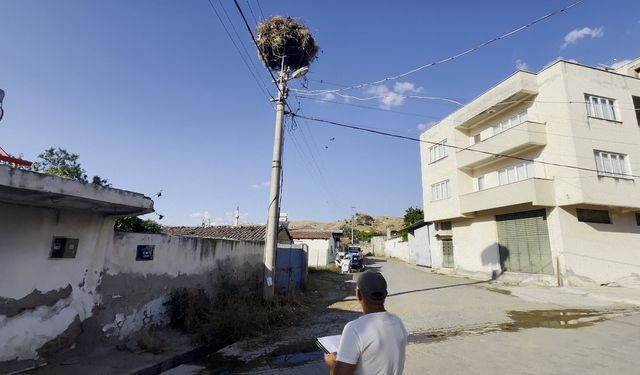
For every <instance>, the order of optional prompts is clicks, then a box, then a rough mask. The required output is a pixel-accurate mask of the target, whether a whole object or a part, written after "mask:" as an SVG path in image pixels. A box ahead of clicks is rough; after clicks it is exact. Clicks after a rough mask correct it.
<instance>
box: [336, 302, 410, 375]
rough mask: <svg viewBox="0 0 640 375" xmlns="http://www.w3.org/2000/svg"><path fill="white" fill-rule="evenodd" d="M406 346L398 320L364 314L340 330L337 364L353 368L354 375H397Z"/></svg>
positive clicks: (401, 368)
mask: <svg viewBox="0 0 640 375" xmlns="http://www.w3.org/2000/svg"><path fill="white" fill-rule="evenodd" d="M406 346H407V330H406V329H405V328H404V324H402V321H401V320H400V318H398V316H396V315H395V314H392V313H390V312H379V313H371V314H366V315H363V316H361V317H359V318H358V319H356V320H353V321H350V322H349V323H347V325H345V326H344V330H342V337H341V338H340V348H339V349H338V361H340V362H344V363H349V364H352V365H356V371H355V373H356V374H363V375H376V374H380V375H391V374H393V375H400V374H402V371H403V369H404V358H405V348H406Z"/></svg>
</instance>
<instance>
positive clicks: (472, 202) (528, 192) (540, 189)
mask: <svg viewBox="0 0 640 375" xmlns="http://www.w3.org/2000/svg"><path fill="white" fill-rule="evenodd" d="M526 203H531V205H533V206H555V194H554V188H553V180H547V179H543V178H530V179H528V180H523V181H518V182H514V183H512V184H507V185H500V186H496V187H493V188H489V189H486V190H482V191H477V192H474V193H469V194H464V195H461V196H460V211H461V212H462V213H463V214H469V213H472V212H476V211H483V210H489V209H493V208H499V207H508V206H514V205H517V204H526Z"/></svg>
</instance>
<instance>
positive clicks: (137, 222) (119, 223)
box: [113, 216, 162, 233]
mask: <svg viewBox="0 0 640 375" xmlns="http://www.w3.org/2000/svg"><path fill="white" fill-rule="evenodd" d="M113 229H114V230H116V231H118V232H138V233H160V232H161V231H162V226H161V225H160V224H158V223H156V222H155V221H153V220H142V219H140V218H139V217H137V216H125V217H119V218H117V219H116V222H115V224H114V225H113Z"/></svg>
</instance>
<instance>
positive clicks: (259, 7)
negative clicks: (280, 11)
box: [256, 0, 267, 20]
mask: <svg viewBox="0 0 640 375" xmlns="http://www.w3.org/2000/svg"><path fill="white" fill-rule="evenodd" d="M256 4H258V9H260V14H261V15H262V19H263V20H264V19H266V18H267V17H265V16H264V12H263V11H262V7H261V6H260V0H256Z"/></svg>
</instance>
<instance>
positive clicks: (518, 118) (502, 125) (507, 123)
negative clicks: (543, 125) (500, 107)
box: [493, 111, 527, 135]
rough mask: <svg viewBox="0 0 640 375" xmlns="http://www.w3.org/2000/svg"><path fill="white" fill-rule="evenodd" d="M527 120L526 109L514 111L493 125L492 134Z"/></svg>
mask: <svg viewBox="0 0 640 375" xmlns="http://www.w3.org/2000/svg"><path fill="white" fill-rule="evenodd" d="M525 121H527V111H524V112H520V113H516V114H515V115H513V116H511V117H509V118H508V119H506V120H503V121H500V122H499V123H498V124H496V125H494V126H493V135H496V134H500V133H502V132H503V131H505V130H508V129H511V128H513V127H514V126H517V125H520V124H522V123H523V122H525Z"/></svg>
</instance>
